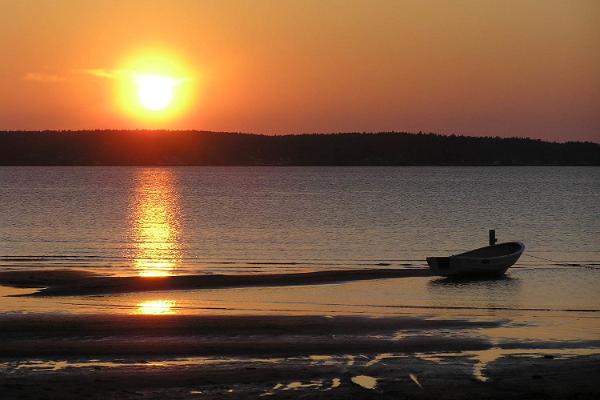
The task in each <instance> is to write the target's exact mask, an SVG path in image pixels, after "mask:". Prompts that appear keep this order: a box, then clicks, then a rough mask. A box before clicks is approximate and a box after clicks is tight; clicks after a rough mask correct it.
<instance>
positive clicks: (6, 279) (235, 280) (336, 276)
mask: <svg viewBox="0 0 600 400" xmlns="http://www.w3.org/2000/svg"><path fill="white" fill-rule="evenodd" d="M428 276H432V274H431V273H430V272H429V270H428V269H425V268H414V269H360V270H359V269H354V270H335V271H314V272H300V273H284V274H253V275H241V274H240V275H222V274H213V275H178V276H177V275H176V276H165V277H141V276H126V277H118V276H115V277H109V276H102V275H97V274H94V273H90V272H86V271H77V270H71V271H69V270H55V271H43V270H42V271H40V270H31V271H7V272H0V285H6V286H12V287H18V288H39V290H38V291H37V292H34V293H31V294H24V295H16V296H40V297H42V296H78V295H99V294H117V293H137V292H149V291H170V290H194V289H228V288H238V287H257V286H262V287H267V286H299V285H322V284H331V283H342V282H351V281H360V280H373V279H387V278H417V277H428Z"/></svg>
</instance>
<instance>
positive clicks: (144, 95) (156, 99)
mask: <svg viewBox="0 0 600 400" xmlns="http://www.w3.org/2000/svg"><path fill="white" fill-rule="evenodd" d="M134 80H135V86H136V88H137V96H138V100H139V102H140V103H141V105H142V106H143V107H144V108H145V109H147V110H149V111H162V110H164V109H166V108H167V107H169V105H171V103H172V102H173V93H174V91H175V88H176V87H177V85H179V84H180V83H181V81H180V80H178V79H175V78H172V77H169V76H163V75H156V74H136V75H135V76H134Z"/></svg>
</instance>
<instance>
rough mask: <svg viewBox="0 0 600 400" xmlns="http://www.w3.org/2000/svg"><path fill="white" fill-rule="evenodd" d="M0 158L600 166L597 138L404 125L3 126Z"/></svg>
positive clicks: (9, 161) (17, 161)
mask: <svg viewBox="0 0 600 400" xmlns="http://www.w3.org/2000/svg"><path fill="white" fill-rule="evenodd" d="M0 165H215V166H226V165H248V166H251V165H282V166H283V165H289V166H294V165H298V166H300V165H340V166H343V165H348V166H350V165H357V166H362V165H364V166H368V165H372V166H378V165H380V166H385V165H389V166H393V165H398V166H401V165H600V144H597V143H591V142H567V143H555V142H546V141H542V140H535V139H528V138H500V137H469V136H458V135H450V136H445V135H438V134H433V133H407V132H382V133H337V134H302V135H280V136H279V135H278V136H270V135H258V134H242V133H227V132H205V131H163V130H149V131H145V130H135V131H131V130H128V131H119V130H101V131H100V130H98V131H4V132H0Z"/></svg>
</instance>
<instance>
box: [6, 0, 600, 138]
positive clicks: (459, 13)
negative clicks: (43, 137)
mask: <svg viewBox="0 0 600 400" xmlns="http://www.w3.org/2000/svg"><path fill="white" fill-rule="evenodd" d="M0 10H2V12H1V13H0V51H1V52H2V54H5V55H8V57H7V58H5V59H4V60H3V63H2V64H1V65H0V93H1V95H0V130H45V129H51V130H86V129H173V130H178V129H186V130H187V129H190V130H210V131H237V132H255V133H266V134H278V133H304V132H306V133H310V132H323V133H328V132H362V131H368V132H378V131H408V132H419V131H423V132H437V133H441V134H453V133H454V134H461V135H469V136H502V137H513V136H525V137H532V138H539V139H544V140H550V141H578V140H579V141H582V140H587V141H593V142H600V116H599V113H598V110H599V109H600V76H599V74H598V73H597V71H600V53H599V52H598V51H597V49H598V44H599V43H600V2H596V1H591V0H577V1H569V2H566V1H554V0H549V1H544V2H538V1H532V0H522V1H498V0H487V1H469V0H466V1H455V2H446V1H436V0H430V1H377V2H369V1H355V2H342V1H330V2H318V1H302V2H284V3H283V2H276V1H261V2H248V3H246V2H239V1H221V2H196V1H176V2H174V1H152V2H142V1H128V2H118V1H95V2H85V3H84V2H79V1H72V0H60V1H46V0H40V1H36V2H12V1H8V0H0Z"/></svg>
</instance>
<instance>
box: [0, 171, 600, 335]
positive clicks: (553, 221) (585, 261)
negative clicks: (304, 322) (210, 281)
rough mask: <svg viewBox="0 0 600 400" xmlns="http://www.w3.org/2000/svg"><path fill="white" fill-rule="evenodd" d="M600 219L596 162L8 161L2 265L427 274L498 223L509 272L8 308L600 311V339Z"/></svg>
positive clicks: (1, 308) (18, 302) (2, 184)
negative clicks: (515, 249)
mask: <svg viewBox="0 0 600 400" xmlns="http://www.w3.org/2000/svg"><path fill="white" fill-rule="evenodd" d="M599 216H600V168H594V167H590V168H585V167H582V168H579V167H557V168H555V167H539V168H535V167H514V168H513V167H384V168H380V167H356V168H354V167H345V168H334V167H289V168H288V167H257V168H250V167H177V168H171V167H164V168H143V167H3V168H0V271H9V270H30V271H34V270H51V269H74V270H86V271H92V272H96V273H101V274H106V275H112V276H147V277H157V276H165V275H186V274H260V273H286V272H303V271H318V270H336V269H339V270H341V269H344V270H347V269H364V268H399V269H405V268H408V269H410V268H424V267H425V266H426V263H425V257H427V256H431V255H449V254H453V253H458V252H461V251H464V250H468V249H473V248H476V247H480V246H484V245H487V240H488V229H496V233H497V236H498V238H499V240H500V241H511V240H520V241H522V242H524V243H525V245H526V252H525V254H524V255H523V257H522V258H521V259H520V260H519V262H518V264H517V265H516V266H515V267H514V268H511V270H510V271H509V273H508V277H507V278H505V279H501V280H498V281H489V282H468V283H453V282H446V281H445V280H443V279H438V278H430V277H427V278H407V279H389V280H377V281H365V282H353V283H347V284H339V285H323V286H318V287H317V286H303V287H288V288H263V289H260V288H240V289H228V290H205V291H192V293H191V294H190V293H187V292H186V293H183V292H169V293H168V295H167V294H164V293H162V294H161V293H141V294H140V293H137V294H122V295H112V296H95V297H94V296H88V297H85V296H83V297H82V298H77V299H74V298H60V299H53V300H49V299H44V300H41V299H39V298H24V297H16V298H15V297H2V298H1V301H0V312H36V311H51V312H64V311H75V312H78V311H81V312H82V311H90V312H142V313H143V312H148V313H152V312H157V313H160V312H169V313H171V312H192V313H201V312H202V313H204V312H207V310H213V311H214V310H217V311H218V310H221V311H223V312H234V313H235V312H243V313H272V312H275V313H293V312H301V313H320V314H327V313H362V314H389V313H406V312H413V313H424V312H429V313H435V312H438V311H436V310H444V312H458V313H462V312H466V311H467V310H472V311H473V312H476V313H494V314H501V313H503V312H505V311H510V312H512V313H513V315H514V313H525V314H527V313H538V312H539V313H563V314H564V313H566V314H565V315H571V314H568V313H573V312H574V313H585V317H586V318H588V317H590V316H592V317H593V318H594V319H593V323H590V322H589V320H584V321H588V322H587V325H585V323H584V325H585V326H587V327H589V326H590V324H592V325H593V326H595V330H593V332H592V333H591V334H592V335H594V334H597V332H598V319H597V315H596V314H597V313H598V312H599V311H600V295H599V293H600V291H599V290H598V288H600V217H599ZM2 290H3V293H4V294H18V293H21V291H22V290H24V289H8V288H4V289H2ZM144 307H146V308H144ZM544 315H546V314H544ZM577 315H579V314H577Z"/></svg>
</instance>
